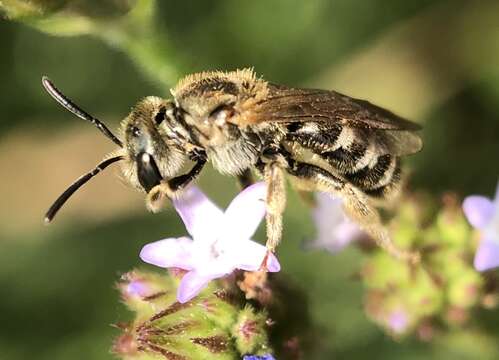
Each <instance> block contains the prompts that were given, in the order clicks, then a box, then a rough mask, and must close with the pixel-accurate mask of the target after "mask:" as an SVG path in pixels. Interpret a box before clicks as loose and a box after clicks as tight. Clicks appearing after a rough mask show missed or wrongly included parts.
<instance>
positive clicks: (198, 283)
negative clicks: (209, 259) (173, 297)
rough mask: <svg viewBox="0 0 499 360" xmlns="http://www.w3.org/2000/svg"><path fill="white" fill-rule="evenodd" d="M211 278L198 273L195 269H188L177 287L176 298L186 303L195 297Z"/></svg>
mask: <svg viewBox="0 0 499 360" xmlns="http://www.w3.org/2000/svg"><path fill="white" fill-rule="evenodd" d="M211 280H212V278H211V277H205V276H201V275H199V274H198V273H197V272H196V271H189V272H188V273H187V274H185V275H184V277H183V278H182V280H181V281H180V284H179V286H178V289H177V300H178V302H180V303H182V304H183V303H186V302H187V301H189V300H191V299H192V298H193V297H195V296H196V295H197V294H199V292H200V291H201V290H203V289H204V288H205V287H206V285H208V283H209V282H210V281H211Z"/></svg>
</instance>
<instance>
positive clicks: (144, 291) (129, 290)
mask: <svg viewBox="0 0 499 360" xmlns="http://www.w3.org/2000/svg"><path fill="white" fill-rule="evenodd" d="M125 292H126V294H127V295H128V296H137V297H145V296H148V295H149V294H150V293H151V287H150V286H148V285H147V284H146V283H145V282H144V281H141V280H132V281H130V282H129V283H128V285H127V286H126V289H125Z"/></svg>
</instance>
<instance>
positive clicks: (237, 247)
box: [140, 182, 280, 303]
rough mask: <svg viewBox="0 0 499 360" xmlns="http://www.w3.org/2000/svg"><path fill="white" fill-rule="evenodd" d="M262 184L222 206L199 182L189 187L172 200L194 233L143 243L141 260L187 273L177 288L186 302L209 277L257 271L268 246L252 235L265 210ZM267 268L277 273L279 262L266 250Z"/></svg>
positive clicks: (204, 284)
mask: <svg viewBox="0 0 499 360" xmlns="http://www.w3.org/2000/svg"><path fill="white" fill-rule="evenodd" d="M266 191H267V189H266V186H265V183H263V182H260V183H257V184H254V185H252V186H250V187H248V188H246V189H245V190H244V191H242V192H241V193H240V194H239V195H237V196H236V197H235V198H234V200H232V202H231V203H230V204H229V207H228V208H227V210H225V212H223V211H222V210H220V209H219V208H218V207H217V206H216V205H215V204H213V203H212V202H211V201H210V199H208V198H207V197H206V195H204V194H203V193H202V192H201V191H200V190H199V189H198V188H197V187H195V186H191V187H189V188H188V189H187V190H186V191H185V192H184V194H183V196H182V197H181V198H180V199H177V200H174V201H173V205H174V206H175V209H176V210H177V212H178V213H179V215H180V217H181V218H182V220H183V222H184V224H185V227H186V228H187V231H188V232H189V234H190V235H191V236H192V239H191V238H189V237H179V238H168V239H164V240H160V241H156V242H154V243H151V244H147V245H145V246H144V247H143V248H142V251H141V252H140V257H141V259H142V260H143V261H145V262H147V263H150V264H153V265H156V266H160V267H164V268H171V267H175V268H180V269H183V270H186V271H187V273H186V274H185V275H184V276H183V277H182V280H181V282H180V285H179V288H178V290H177V300H178V301H179V302H181V303H184V302H187V301H189V300H190V299H192V298H193V297H194V296H196V295H197V294H198V293H199V292H200V291H201V290H202V289H203V288H204V287H205V286H206V285H207V284H208V283H209V282H210V281H211V280H213V279H216V278H220V277H223V276H225V275H228V274H230V273H232V272H233V271H234V270H236V269H241V270H246V271H257V270H259V268H260V266H261V264H262V262H263V259H264V257H265V254H266V251H267V249H266V248H265V246H263V245H261V244H259V243H257V242H254V241H253V240H251V236H253V234H254V232H255V231H256V229H257V227H258V225H259V224H260V222H261V221H262V219H263V217H264V215H265V196H266ZM267 270H268V271H270V272H277V271H279V270H280V264H279V262H278V260H277V258H276V257H275V256H274V255H273V254H270V255H269V257H268V259H267Z"/></svg>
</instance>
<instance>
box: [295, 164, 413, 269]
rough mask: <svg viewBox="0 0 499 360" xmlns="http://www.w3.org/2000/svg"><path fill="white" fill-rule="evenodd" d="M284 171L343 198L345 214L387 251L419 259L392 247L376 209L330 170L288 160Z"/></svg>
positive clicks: (400, 257)
mask: <svg viewBox="0 0 499 360" xmlns="http://www.w3.org/2000/svg"><path fill="white" fill-rule="evenodd" d="M288 172H289V173H290V174H291V175H293V176H295V177H296V178H298V179H299V180H300V181H301V182H302V183H303V184H304V185H305V186H306V187H308V188H309V189H311V190H312V189H313V190H318V191H323V192H327V193H330V194H333V195H339V196H340V197H341V198H342V199H343V208H344V210H345V213H346V214H347V215H348V216H349V217H350V218H351V219H352V220H354V221H355V222H356V223H357V224H358V225H359V226H360V227H361V228H362V229H363V230H364V231H365V232H366V233H367V234H369V235H370V236H371V237H372V238H373V239H374V240H375V241H376V244H378V246H380V247H381V248H382V249H384V250H385V251H387V252H388V253H389V254H391V255H393V256H394V257H396V258H398V259H401V260H406V261H409V262H411V263H416V262H418V261H419V257H420V254H419V253H418V252H413V251H407V250H402V249H399V248H398V247H397V246H395V244H394V243H393V242H392V240H391V238H390V235H389V233H388V230H387V229H386V228H385V226H383V224H382V223H381V219H380V216H379V213H378V211H377V210H376V208H374V207H373V206H372V205H371V203H370V201H369V199H368V198H367V196H366V195H365V194H364V193H362V191H361V190H359V189H358V188H356V187H355V186H353V185H351V184H350V183H348V182H346V181H344V180H342V179H340V178H337V177H336V176H334V175H333V174H331V173H330V172H328V171H326V170H324V169H322V168H320V167H317V166H314V165H310V164H305V163H300V162H296V161H290V166H289V168H288ZM307 185H308V186H307Z"/></svg>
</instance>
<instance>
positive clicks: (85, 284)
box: [0, 0, 499, 360]
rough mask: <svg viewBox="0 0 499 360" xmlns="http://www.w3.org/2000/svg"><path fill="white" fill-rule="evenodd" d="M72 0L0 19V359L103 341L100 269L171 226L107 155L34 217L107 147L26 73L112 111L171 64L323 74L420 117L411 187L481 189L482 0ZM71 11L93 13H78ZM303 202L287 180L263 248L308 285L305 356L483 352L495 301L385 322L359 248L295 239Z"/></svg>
mask: <svg viewBox="0 0 499 360" xmlns="http://www.w3.org/2000/svg"><path fill="white" fill-rule="evenodd" d="M39 2H40V1H33V2H32V3H34V4H35V5H36V4H37V3H39ZM1 3H2V2H0V4H1ZM9 3H10V4H12V3H17V1H5V5H6V6H7V5H9ZM52 3H54V5H53V6H54V9H56V8H58V7H59V6H62V5H63V4H62V3H63V2H61V1H52ZM70 3H71V2H70ZM72 3H75V4H73V5H72V6H71V7H70V10H69V11H70V12H69V13H71V14H76V15H75V19H74V20H72V19H71V18H67V19H65V21H66V22H64V21H61V20H60V19H59V20H56V23H55V25H54V24H50V23H43V22H41V23H40V22H38V21H36V20H34V19H35V18H34V17H28V18H23V19H21V20H13V21H11V20H7V19H6V18H5V17H3V18H2V19H0V51H1V56H0V74H1V85H0V169H1V170H0V174H1V185H2V186H1V187H0V199H1V200H0V249H1V250H0V264H1V265H0V284H1V288H2V291H1V293H0V316H1V326H0V359H2V360H11V359H28V358H31V359H51V360H55V359H109V358H112V357H113V355H112V354H110V352H109V348H110V345H111V342H112V339H113V337H115V336H116V335H117V334H118V331H117V330H116V329H114V328H112V327H111V326H110V324H113V323H116V322H119V321H125V320H127V319H128V318H129V317H130V315H129V314H127V312H126V311H125V309H124V307H123V306H122V305H121V304H120V303H119V296H118V292H117V291H116V290H115V289H114V283H115V281H116V280H118V278H119V276H120V274H121V273H123V272H126V271H128V270H130V269H132V268H133V267H134V266H137V265H140V261H139V258H138V252H139V250H140V248H141V246H142V245H143V244H145V243H147V242H151V241H154V240H157V239H161V238H164V237H168V236H179V235H182V234H184V232H185V230H184V229H183V226H182V223H181V222H180V220H179V219H178V217H177V216H176V214H175V213H174V212H173V211H172V210H171V209H168V210H167V211H165V212H163V213H161V214H159V215H153V214H149V213H148V212H147V211H146V209H145V207H144V203H143V196H142V195H141V194H138V193H136V192H134V191H133V190H131V189H129V188H127V187H126V186H124V185H123V184H122V182H121V181H120V180H119V179H118V178H117V177H116V176H115V174H116V173H117V171H116V170H112V171H107V172H106V173H105V174H103V175H100V176H99V177H97V178H95V179H94V181H92V182H91V183H89V184H88V186H86V187H84V188H83V189H82V190H81V191H80V192H79V193H78V194H77V195H76V196H74V198H72V199H71V201H69V203H68V204H67V206H66V207H65V208H64V209H63V210H62V211H61V213H60V215H59V217H58V218H57V219H56V221H55V222H54V224H52V225H51V226H50V227H44V226H43V225H42V217H43V214H44V212H45V210H46V208H47V206H48V205H50V203H51V201H52V200H54V199H55V198H56V197H57V196H58V195H59V193H60V192H61V191H62V190H63V189H65V187H66V186H67V185H68V184H70V183H71V182H72V181H73V180H74V179H75V178H77V177H78V176H80V175H81V174H82V173H84V172H86V171H87V170H88V169H90V168H92V167H93V166H94V165H95V164H96V163H97V162H98V161H99V160H100V159H101V158H102V157H103V156H104V154H106V153H107V152H109V151H110V150H112V149H113V144H112V143H110V142H109V141H108V140H107V139H105V138H104V137H103V136H102V135H101V134H100V133H99V132H97V131H96V130H95V128H93V127H92V126H90V125H89V124H86V123H83V122H82V121H80V120H78V119H75V118H74V117H73V116H72V115H70V114H69V113H67V112H66V111H63V109H62V108H61V107H60V106H58V105H56V104H55V102H54V101H53V100H52V99H51V98H50V97H49V96H48V95H47V94H46V93H45V92H44V91H43V89H42V86H41V83H40V79H41V76H42V75H48V76H49V77H51V78H52V80H54V82H55V83H56V84H57V85H58V87H59V88H60V89H61V90H63V91H64V92H65V93H66V94H67V95H68V96H69V97H71V98H72V99H73V100H75V101H76V102H77V103H78V104H79V105H81V106H82V107H83V108H84V109H86V110H87V111H89V112H90V113H92V114H93V115H95V116H97V117H99V118H100V119H102V120H104V121H105V122H106V123H107V124H108V125H109V126H110V127H111V128H116V127H117V126H118V125H119V121H120V120H121V119H122V118H123V117H125V116H126V114H127V112H128V111H129V109H130V107H131V106H132V105H133V104H134V103H135V102H136V101H137V100H139V99H140V98H141V97H143V96H146V95H159V96H169V87H170V86H172V85H174V82H175V81H176V80H177V79H178V77H179V76H182V75H184V74H187V73H192V72H195V71H199V70H210V69H221V70H230V69H235V68H242V67H248V66H252V67H254V68H255V70H256V72H257V73H258V74H260V75H262V76H263V77H264V78H265V79H267V80H270V81H272V82H277V83H283V84H288V85H293V86H304V87H319V88H325V89H335V90H338V91H341V92H344V93H347V94H349V95H352V96H355V97H360V98H366V99H369V100H370V101H372V102H375V103H377V104H379V105H381V106H385V107H387V108H389V109H391V110H393V111H395V112H397V113H399V114H400V115H402V116H404V117H407V118H409V119H412V120H414V121H417V122H420V123H421V124H423V125H424V131H423V137H424V140H425V148H424V150H423V151H422V152H421V153H419V154H417V155H416V156H413V157H411V158H410V159H409V160H408V162H407V163H408V165H409V166H410V168H411V171H412V177H411V186H412V187H413V189H415V190H423V191H427V192H429V193H432V194H434V195H435V196H436V197H438V196H440V194H441V193H442V192H445V191H455V192H457V193H459V194H460V195H467V194H470V193H482V194H486V195H492V193H493V190H494V189H495V184H496V182H497V179H498V174H499V2H498V1H497V0H489V1H486V0H484V1H460V0H450V1H449V0H447V1H430V0H407V1H398V0H378V1H374V0H329V1H327V0H308V1H300V0H275V1H268V0H267V1H265V0H258V1H256V0H254V1H251V2H249V1H247V2H246V1H244V2H243V1H229V0H220V1H216V2H212V1H189V2H178V1H172V0H168V1H160V2H159V4H158V5H157V6H155V7H154V8H152V15H151V16H150V17H148V18H147V19H148V20H147V21H148V23H147V24H148V26H147V28H145V27H143V26H142V25H143V24H142V23H141V21H143V19H142V20H141V19H140V16H139V15H140V14H139V15H138V16H137V19H138V20H137V19H135V20H131V21H130V23H125V24H121V23H120V21H121V20H120V19H121V18H122V17H124V16H127V15H124V14H125V13H126V6H123V3H125V2H124V1H119V0H114V1H111V0H110V1H102V2H97V1H77V2H72ZM141 3H148V1H145V2H144V1H141ZM130 4H132V5H133V1H131V2H130ZM125 5H126V4H125ZM146 12H147V11H146ZM82 14H83V15H82ZM82 16H83V17H82ZM85 16H91V17H93V18H95V19H97V20H96V21H98V22H99V24H100V27H99V28H98V29H90V30H89V28H88V27H87V25H85V24H86V23H85V21H84V19H85ZM82 19H83V20H82ZM151 19H152V20H151ZM57 21H59V22H58V23H57ZM115 24H118V25H115ZM137 24H138V25H137ZM120 26H123V27H124V28H125V29H126V31H124V32H123V34H122V33H120ZM35 28H38V29H35ZM39 29H42V30H44V31H42V32H41V31H39ZM47 32H51V33H54V32H55V33H59V34H60V33H61V32H65V33H66V34H69V33H71V34H72V36H55V35H53V34H52V35H49V34H47ZM113 172H114V173H115V174H113ZM200 184H201V186H202V187H203V189H204V190H205V191H206V192H207V193H208V194H209V195H210V196H212V197H213V198H214V199H216V200H217V201H218V202H219V203H220V204H221V205H226V204H227V203H228V201H229V200H230V199H231V198H232V197H233V196H234V194H235V193H236V191H237V188H236V186H235V183H234V180H233V179H230V178H227V177H224V176H222V175H219V174H216V173H214V172H213V171H212V170H211V169H210V170H208V171H205V173H204V174H203V176H202V178H201V180H200ZM308 211H309V210H308V209H306V208H305V207H304V206H303V205H302V204H301V203H300V202H299V201H298V199H297V196H296V194H293V193H291V194H290V201H289V205H288V209H287V212H286V217H285V232H284V241H283V244H282V245H281V247H280V248H279V255H280V259H281V263H282V266H283V271H282V274H281V275H280V276H283V277H284V278H286V279H287V281H290V282H291V283H293V286H295V287H297V288H298V289H301V291H303V293H305V294H306V295H307V297H308V304H306V305H305V304H303V312H304V313H306V314H307V313H308V314H309V316H310V318H311V319H312V321H313V323H314V324H315V326H317V327H318V329H320V331H319V334H320V339H318V343H319V346H318V347H317V349H315V351H314V353H313V354H309V355H308V354H307V355H306V356H305V357H304V358H306V359H331V358H337V359H343V358H352V359H363V358H383V359H417V358H422V357H425V358H428V359H488V358H490V359H493V358H499V344H498V343H497V341H496V340H497V335H499V314H498V313H497V312H489V313H487V315H486V316H483V315H481V314H476V316H478V317H480V316H482V317H483V319H481V321H482V323H483V326H484V328H485V329H488V331H487V332H486V333H483V332H480V333H478V332H475V330H474V329H469V330H467V331H455V332H450V333H449V334H447V335H445V336H442V337H440V338H439V339H438V340H436V341H433V342H430V343H423V342H419V341H417V340H414V339H406V340H404V341H401V342H396V341H394V340H392V339H391V338H390V337H388V336H387V335H385V334H384V333H383V332H382V331H381V330H379V329H378V328H377V327H376V325H374V324H372V323H371V322H370V321H369V320H368V319H367V318H366V316H365V315H364V312H363V308H362V301H363V292H362V287H361V284H360V282H358V281H355V280H353V278H352V276H351V275H352V274H354V273H355V271H356V270H358V268H359V265H360V263H361V255H360V253H359V252H358V251H356V250H355V249H349V250H346V251H344V252H342V253H340V254H338V255H335V256H333V255H331V254H328V253H325V252H318V251H315V252H305V251H303V250H302V246H301V245H302V242H303V240H304V239H310V238H312V237H313V225H312V223H311V219H310V216H309V215H308ZM258 239H259V240H261V241H263V240H264V236H263V233H262V232H261V231H260V233H259V236H258ZM289 301H293V299H289Z"/></svg>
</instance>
